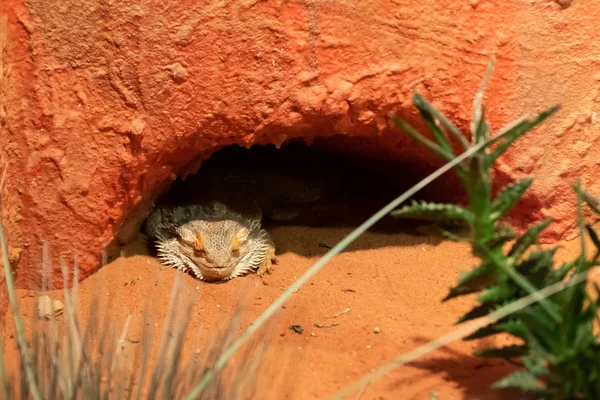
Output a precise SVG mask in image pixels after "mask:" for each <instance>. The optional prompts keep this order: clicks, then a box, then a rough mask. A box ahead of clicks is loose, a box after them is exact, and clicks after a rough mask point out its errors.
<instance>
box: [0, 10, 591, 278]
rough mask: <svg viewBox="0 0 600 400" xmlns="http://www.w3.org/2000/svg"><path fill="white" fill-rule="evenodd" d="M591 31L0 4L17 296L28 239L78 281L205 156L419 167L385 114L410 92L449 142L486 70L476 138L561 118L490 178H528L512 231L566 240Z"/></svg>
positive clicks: (535, 23) (373, 15)
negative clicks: (262, 151) (305, 156)
mask: <svg viewBox="0 0 600 400" xmlns="http://www.w3.org/2000/svg"><path fill="white" fill-rule="evenodd" d="M599 16H600V0H591V1H588V2H582V1H577V0H575V1H573V2H571V4H566V5H562V6H561V5H560V4H558V3H557V2H552V1H537V0H536V1H533V0H531V1H520V2H503V1H477V0H462V1H456V2H447V1H426V2H423V1H417V0H407V1H402V2H398V1H393V0H389V1H374V0H361V1H343V2H342V1H318V0H306V1H275V0H273V1H257V0H240V1H231V2H226V1H200V2H196V1H191V0H183V1H179V2H133V1H121V2H106V1H100V0H77V1H76V0H66V1H62V0H61V1H58V0H29V1H25V0H3V1H2V2H0V55H1V58H0V96H1V97H0V135H1V136H0V146H1V150H0V151H1V160H0V161H1V162H2V164H4V163H6V162H7V161H10V166H9V169H8V173H7V177H6V184H5V187H4V189H3V192H2V196H3V209H2V219H3V221H4V223H5V224H6V227H7V231H8V236H9V239H10V246H11V249H13V250H12V251H11V254H13V255H15V257H16V258H17V259H19V262H18V264H17V265H18V268H19V271H18V281H19V282H20V284H22V285H25V284H30V283H32V282H33V281H34V280H33V277H34V275H35V273H36V268H39V266H40V263H41V242H42V241H44V240H47V241H48V243H49V244H50V248H51V254H52V257H53V259H54V260H55V261H57V260H58V257H59V255H60V256H62V257H64V259H65V261H67V262H69V261H70V260H71V258H72V254H73V250H76V251H77V252H78V254H79V263H80V266H81V267H82V269H83V274H82V275H83V276H86V275H89V274H90V273H92V272H93V271H94V270H95V268H97V267H98V265H99V258H100V257H99V255H100V253H101V251H102V249H103V248H104V247H105V246H106V245H107V244H108V243H109V242H110V241H111V240H112V238H113V237H114V236H115V234H116V233H117V232H118V231H119V229H121V227H122V226H123V224H124V223H125V226H128V227H130V229H129V233H130V232H131V231H132V230H134V229H135V227H136V224H135V223H136V222H139V221H140V219H141V218H143V216H144V214H145V213H146V210H147V206H148V204H150V203H151V201H152V200H153V198H154V197H155V196H156V195H157V194H159V193H161V192H162V191H164V190H165V189H167V188H168V186H169V184H170V182H171V181H172V180H173V179H174V178H175V177H176V176H178V175H185V174H186V173H188V172H190V171H191V172H193V171H194V170H195V169H196V168H198V166H199V163H198V162H197V161H198V159H197V157H198V156H199V155H200V158H202V157H204V158H206V157H208V156H209V155H210V154H211V153H212V152H213V151H214V150H215V149H218V148H219V147H221V146H225V145H229V144H232V143H237V144H241V145H252V144H256V143H277V144H279V143H281V142H283V141H284V140H285V139H286V138H290V137H294V136H304V137H306V138H307V139H308V140H311V138H314V137H315V136H325V135H334V134H340V135H346V136H348V137H349V136H354V137H360V138H364V139H361V141H358V142H356V143H359V144H360V146H356V143H354V142H348V143H344V144H343V145H344V146H346V145H348V148H349V149H350V148H354V149H358V148H360V149H362V150H363V151H365V152H367V153H369V154H374V155H377V156H378V157H382V158H383V157H385V158H394V159H398V160H403V161H406V162H420V163H424V162H428V161H429V160H430V159H429V158H427V157H426V156H425V155H424V154H425V153H424V152H423V150H422V148H421V147H420V146H418V145H415V144H414V143H412V142H411V141H408V140H406V139H405V138H404V136H402V135H399V134H398V133H397V132H394V131H393V130H391V129H390V127H389V126H388V124H387V121H386V118H385V115H386V112H387V111H388V110H397V111H398V112H400V113H402V114H403V115H404V116H405V117H408V118H416V115H415V113H414V111H413V109H412V104H411V102H410V97H411V94H412V93H413V91H415V90H417V91H419V92H420V93H422V94H423V95H424V96H426V97H427V98H429V99H432V100H434V102H435V104H436V105H438V106H439V107H440V108H441V109H442V110H443V111H444V112H445V113H447V114H448V115H449V116H450V117H452V118H453V119H454V120H456V121H458V122H459V123H460V125H461V126H463V127H466V126H467V122H468V120H469V118H470V115H469V114H470V107H471V101H472V96H473V93H474V91H475V90H476V87H477V85H478V84H479V82H480V79H481V76H482V74H483V72H484V70H485V67H486V65H487V63H488V60H489V57H490V56H492V55H495V56H496V58H497V67H496V70H495V73H494V75H493V77H492V80H491V82H490V85H489V86H488V91H487V96H486V104H487V106H488V114H489V116H490V118H491V121H492V127H493V128H495V129H498V128H500V127H501V126H502V125H503V124H505V123H507V122H509V121H510V120H512V119H515V118H516V117H519V116H520V115H522V114H523V113H525V112H533V111H539V110H541V109H542V108H545V107H546V106H549V105H553V104H555V103H561V104H563V106H564V107H563V109H562V110H561V111H560V113H559V114H557V115H556V116H555V117H553V119H552V120H551V121H550V122H548V123H546V124H545V125H544V126H543V127H542V128H540V129H538V130H537V131H535V132H533V133H532V134H531V135H529V136H528V137H527V138H526V139H524V140H523V141H521V142H519V144H518V146H517V147H516V148H514V149H513V150H511V151H510V152H509V153H508V154H507V156H506V157H505V158H504V159H503V160H502V164H501V165H500V166H499V168H498V171H499V172H500V173H499V174H498V176H499V178H500V181H502V182H508V181H510V180H512V179H515V178H519V177H522V176H525V175H535V176H536V178H537V180H536V183H535V184H534V186H533V187H532V192H531V195H530V196H529V198H528V200H527V201H526V202H524V204H523V206H522V207H521V209H520V210H518V212H517V213H516V216H517V217H520V219H519V221H521V222H522V223H527V222H530V221H531V219H532V218H533V219H538V218H541V217H544V216H546V215H552V216H554V217H555V218H556V219H557V223H556V224H554V225H553V226H552V228H551V231H550V232H549V235H548V236H547V238H548V239H556V238H559V237H561V236H563V235H565V234H568V232H569V230H570V229H571V228H572V226H573V218H572V215H573V207H572V206H573V202H574V196H573V194H572V192H571V190H570V185H571V184H572V183H573V182H574V180H575V179H576V178H577V177H578V176H582V177H583V181H584V183H585V184H586V186H587V187H588V188H590V189H592V190H594V189H595V190H596V191H600V184H599V183H598V179H597V178H598V175H599V170H600V168H599V165H598V163H599V160H600V157H598V154H599V153H600V140H599V139H598V136H599V134H598V128H597V124H598V122H597V121H596V112H597V108H598V107H597V104H598V96H599V92H598V90H599V89H600V82H599V80H600V74H599V73H598V61H597V60H598V56H599V55H600V44H599V43H598V41H594V40H591V39H590V38H594V37H598V34H599V33H600V26H599V25H598V24H597V21H598V17H599ZM127 233H128V232H127V230H125V231H124V232H123V234H124V236H128V234H127ZM55 265H58V263H56V264H55Z"/></svg>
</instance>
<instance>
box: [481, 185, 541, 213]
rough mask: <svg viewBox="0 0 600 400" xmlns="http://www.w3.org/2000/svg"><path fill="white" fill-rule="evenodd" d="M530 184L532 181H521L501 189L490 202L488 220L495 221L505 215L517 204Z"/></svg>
mask: <svg viewBox="0 0 600 400" xmlns="http://www.w3.org/2000/svg"><path fill="white" fill-rule="evenodd" d="M532 183H533V179H522V180H520V181H517V182H514V183H512V184H510V185H507V186H506V187H505V188H504V189H502V191H500V193H498V196H496V199H495V200H494V201H493V202H492V211H491V215H490V218H491V219H492V220H494V221H495V220H497V219H498V218H500V217H502V216H503V215H505V214H506V213H507V212H508V211H509V210H510V209H511V208H513V206H514V205H515V204H517V202H518V201H519V200H520V199H521V197H522V196H523V194H524V193H525V192H526V191H527V189H529V186H531V184H532Z"/></svg>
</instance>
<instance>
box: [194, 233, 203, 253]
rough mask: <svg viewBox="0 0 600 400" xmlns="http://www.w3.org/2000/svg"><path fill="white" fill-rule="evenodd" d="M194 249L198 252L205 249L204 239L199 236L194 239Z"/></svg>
mask: <svg viewBox="0 0 600 400" xmlns="http://www.w3.org/2000/svg"><path fill="white" fill-rule="evenodd" d="M194 251H197V252H198V253H200V252H202V251H204V247H203V246H202V239H200V237H199V236H196V240H194Z"/></svg>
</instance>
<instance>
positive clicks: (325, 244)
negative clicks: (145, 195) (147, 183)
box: [157, 138, 460, 256]
mask: <svg viewBox="0 0 600 400" xmlns="http://www.w3.org/2000/svg"><path fill="white" fill-rule="evenodd" d="M329 139H330V140H323V141H319V140H316V141H315V142H314V143H313V144H311V145H310V146H309V145H307V144H306V143H305V142H303V141H292V142H289V143H285V144H284V145H282V146H281V147H280V148H277V147H275V146H274V145H255V146H253V147H251V148H250V149H246V148H243V147H239V146H237V145H232V146H228V147H225V148H223V149H221V150H219V151H217V152H216V153H215V154H213V155H212V156H211V157H210V158H209V159H207V160H205V161H203V162H202V165H201V167H200V169H199V170H198V171H197V172H196V173H195V174H190V175H188V176H187V177H186V178H185V179H184V180H182V179H177V180H176V181H175V182H173V185H172V186H171V189H170V190H169V192H168V193H167V194H166V195H165V196H163V197H162V198H161V199H160V200H159V201H158V202H157V205H161V204H177V205H183V204H198V203H206V202H209V201H213V200H217V201H220V202H222V203H225V204H227V205H232V206H233V207H234V208H237V209H241V210H242V211H244V208H247V209H246V211H250V210H251V209H253V208H256V207H258V208H260V209H261V210H262V212H263V222H262V225H263V227H264V228H265V229H266V230H267V231H269V232H270V233H273V234H274V241H275V242H276V245H277V248H278V251H277V253H284V252H288V251H291V252H294V253H297V254H301V255H306V256H312V255H316V254H323V253H324V252H325V251H327V249H328V248H330V247H331V246H333V245H334V244H335V243H337V241H339V240H340V239H342V238H343V237H344V236H345V235H347V234H348V233H349V232H350V230H351V229H352V228H354V227H356V226H358V225H359V224H361V223H362V222H364V221H365V220H366V219H367V218H368V217H370V216H371V215H373V214H374V213H375V212H377V211H378V210H379V209H380V208H381V207H383V206H385V205H386V204H387V203H389V202H390V201H391V200H393V199H394V198H396V197H397V196H398V195H399V194H401V193H402V192H403V191H404V190H406V189H407V188H408V187H410V186H411V185H413V184H414V183H416V182H417V181H418V180H419V179H421V178H422V177H424V176H425V175H426V174H427V173H429V172H431V171H432V170H433V167H431V166H429V167H427V166H425V167H424V166H423V165H414V164H412V165H411V164H405V163H401V162H398V161H394V160H389V159H388V160H385V159H381V158H377V157H368V156H367V157H365V156H356V153H355V154H352V155H347V154H344V152H345V151H344V150H343V149H340V148H336V147H333V146H331V145H330V144H331V143H339V141H340V139H339V138H338V140H337V141H335V140H331V139H332V138H329ZM344 139H345V138H342V139H341V140H344ZM449 182H452V179H444V180H440V182H437V183H436V185H432V186H430V187H428V188H427V189H426V190H424V191H423V192H421V193H419V194H417V199H424V200H435V201H440V200H441V201H445V200H450V201H456V198H457V196H460V195H459V194H458V193H457V191H456V190H454V188H455V187H456V186H454V185H452V184H450V185H449ZM291 226H293V227H295V228H294V229H304V231H303V233H302V236H304V240H306V237H312V238H313V239H314V241H315V243H312V244H311V245H310V246H309V247H310V248H311V249H312V250H307V249H305V248H303V247H304V245H303V244H301V243H295V242H294V240H293V239H290V238H289V235H295V234H300V233H298V231H290V230H289V227H291ZM285 227H288V228H287V230H285V229H286V228H285ZM421 227H423V223H422V222H418V221H406V220H395V219H393V218H391V217H389V216H388V217H386V218H384V219H383V220H381V221H380V222H379V223H377V224H376V225H375V226H374V227H372V228H371V230H370V231H372V232H377V233H378V234H381V235H388V236H390V235H392V236H393V235H395V234H399V233H405V234H416V235H419V234H420V233H422V231H421V230H420V229H419V228H421ZM307 229H309V230H312V231H311V233H308V234H307V233H306V230H307ZM279 233H280V234H281V235H283V236H287V237H286V239H285V240H281V241H280V243H277V239H278V236H280V235H279ZM282 242H283V244H282ZM315 245H316V246H317V247H318V248H319V249H320V251H315ZM389 245H393V241H392V242H390V241H389V240H382V241H381V242H380V244H378V243H376V242H373V241H369V244H363V245H360V244H356V245H353V246H352V248H351V249H357V248H372V247H378V246H379V247H383V246H389Z"/></svg>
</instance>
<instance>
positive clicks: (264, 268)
mask: <svg viewBox="0 0 600 400" xmlns="http://www.w3.org/2000/svg"><path fill="white" fill-rule="evenodd" d="M265 245H266V246H267V247H268V250H267V254H266V255H265V258H264V259H263V261H262V263H261V264H260V266H259V267H258V270H257V271H256V275H258V276H259V277H262V276H263V275H264V274H271V271H272V270H273V265H276V264H278V263H279V260H278V259H277V256H276V255H275V243H273V240H272V239H271V237H270V236H269V235H268V234H267V240H266V244H265Z"/></svg>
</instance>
